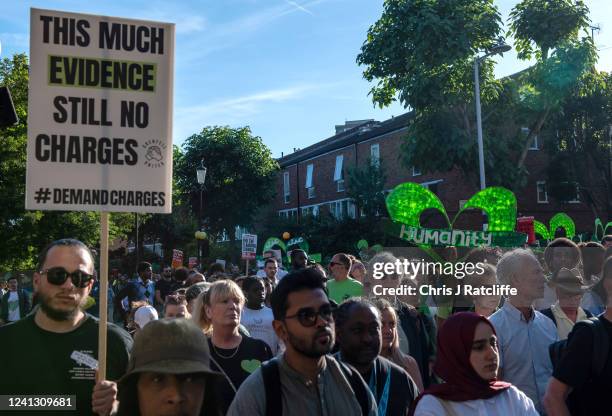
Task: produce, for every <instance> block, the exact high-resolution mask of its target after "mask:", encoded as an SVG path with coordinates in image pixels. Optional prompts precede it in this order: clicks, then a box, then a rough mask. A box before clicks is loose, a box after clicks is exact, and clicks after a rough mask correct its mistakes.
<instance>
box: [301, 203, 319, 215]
mask: <svg viewBox="0 0 612 416" xmlns="http://www.w3.org/2000/svg"><path fill="white" fill-rule="evenodd" d="M308 215H312V216H313V217H316V216H318V215H319V206H318V205H312V206H310V207H303V208H302V216H303V217H306V216H308Z"/></svg>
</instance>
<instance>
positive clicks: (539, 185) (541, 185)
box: [536, 181, 548, 204]
mask: <svg viewBox="0 0 612 416" xmlns="http://www.w3.org/2000/svg"><path fill="white" fill-rule="evenodd" d="M536 189H537V193H538V197H537V198H538V204H548V192H547V191H546V181H538V182H536Z"/></svg>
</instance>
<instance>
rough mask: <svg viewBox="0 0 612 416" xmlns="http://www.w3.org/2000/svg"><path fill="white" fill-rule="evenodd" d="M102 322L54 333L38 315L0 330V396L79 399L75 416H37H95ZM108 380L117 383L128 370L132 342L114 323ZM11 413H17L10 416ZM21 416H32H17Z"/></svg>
mask: <svg viewBox="0 0 612 416" xmlns="http://www.w3.org/2000/svg"><path fill="white" fill-rule="evenodd" d="M98 322H99V321H98V319H97V318H94V317H93V316H91V315H87V317H86V318H85V320H84V321H83V323H82V324H81V325H79V326H78V327H77V328H76V329H74V330H72V331H70V332H66V333H56V332H49V331H46V330H44V329H42V328H40V327H39V326H38V325H37V324H36V322H34V314H31V315H29V316H27V317H25V318H24V319H21V320H19V321H16V322H14V323H12V324H9V325H5V326H3V327H0V351H1V352H2V359H1V360H0V375H1V376H0V392H2V394H10V395H76V407H77V410H76V411H63V412H62V411H44V412H34V413H35V414H38V413H41V414H44V415H45V416H49V415H59V414H61V415H66V414H70V415H79V416H81V415H91V414H92V411H91V395H92V393H93V388H94V384H95V370H94V369H93V368H91V367H95V366H96V365H97V361H96V360H97V359H98ZM107 334H108V335H107V343H108V346H107V364H106V379H107V380H111V381H117V380H118V379H119V378H120V377H121V376H123V374H125V371H126V370H127V364H128V359H129V353H130V350H131V349H132V338H131V337H130V335H129V334H128V333H127V332H126V331H124V330H123V329H121V328H119V327H118V326H116V325H114V324H111V323H109V324H108V332H107ZM11 413H12V412H11ZM18 414H21V415H24V414H29V413H28V412H27V411H26V412H18Z"/></svg>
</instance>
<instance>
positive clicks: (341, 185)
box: [336, 179, 345, 192]
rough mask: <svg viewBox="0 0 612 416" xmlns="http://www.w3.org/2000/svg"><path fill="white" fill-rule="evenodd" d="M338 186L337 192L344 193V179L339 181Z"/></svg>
mask: <svg viewBox="0 0 612 416" xmlns="http://www.w3.org/2000/svg"><path fill="white" fill-rule="evenodd" d="M336 185H337V191H338V192H344V190H345V189H344V179H340V180H339V181H337V182H336Z"/></svg>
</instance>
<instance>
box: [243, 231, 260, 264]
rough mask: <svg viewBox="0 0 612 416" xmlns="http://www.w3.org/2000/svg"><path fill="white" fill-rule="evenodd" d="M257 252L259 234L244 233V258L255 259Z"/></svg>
mask: <svg viewBox="0 0 612 416" xmlns="http://www.w3.org/2000/svg"><path fill="white" fill-rule="evenodd" d="M255 253H257V236H256V235H255V234H242V258H243V259H244V260H255Z"/></svg>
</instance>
